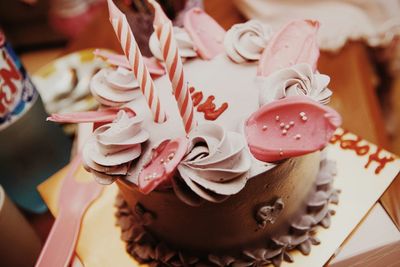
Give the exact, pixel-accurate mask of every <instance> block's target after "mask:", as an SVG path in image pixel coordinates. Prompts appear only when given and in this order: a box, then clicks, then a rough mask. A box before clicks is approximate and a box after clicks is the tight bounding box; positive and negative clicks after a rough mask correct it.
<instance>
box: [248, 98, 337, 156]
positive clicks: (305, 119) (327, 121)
mask: <svg viewBox="0 0 400 267" xmlns="http://www.w3.org/2000/svg"><path fill="white" fill-rule="evenodd" d="M340 124H341V117H340V115H339V114H338V113H337V112H336V111H335V110H333V109H332V108H329V107H327V106H324V105H321V104H318V103H317V102H315V101H313V100H311V99H310V98H308V97H306V96H290V97H286V98H284V99H281V100H276V101H273V102H271V103H269V104H266V105H264V106H262V107H261V108H260V109H259V110H258V111H256V112H255V113H253V114H252V115H251V116H250V118H249V119H248V120H247V121H246V125H245V134H246V139H247V142H248V145H249V148H250V151H251V153H252V154H253V156H254V157H255V158H257V159H258V160H261V161H264V162H276V161H280V160H283V159H287V158H290V157H296V156H301V155H304V154H307V153H310V152H313V151H317V150H319V149H322V148H323V147H325V146H326V145H327V144H328V142H329V140H330V138H331V137H332V134H333V132H334V131H335V130H336V128H337V127H339V125H340Z"/></svg>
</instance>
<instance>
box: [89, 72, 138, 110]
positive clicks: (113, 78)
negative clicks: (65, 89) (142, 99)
mask: <svg viewBox="0 0 400 267" xmlns="http://www.w3.org/2000/svg"><path fill="white" fill-rule="evenodd" d="M90 90H91V92H92V94H93V96H94V97H95V98H96V100H97V101H98V102H100V103H101V104H103V105H105V106H112V107H117V106H121V105H123V104H126V103H128V102H130V101H132V100H133V99H135V98H137V97H139V96H140V95H141V92H140V89H139V83H138V82H137V81H136V80H135V77H134V76H133V73H132V72H131V71H130V70H128V69H125V68H123V67H118V68H117V69H114V68H104V69H101V70H100V71H99V72H97V73H96V74H95V75H94V76H93V78H92V80H91V81H90Z"/></svg>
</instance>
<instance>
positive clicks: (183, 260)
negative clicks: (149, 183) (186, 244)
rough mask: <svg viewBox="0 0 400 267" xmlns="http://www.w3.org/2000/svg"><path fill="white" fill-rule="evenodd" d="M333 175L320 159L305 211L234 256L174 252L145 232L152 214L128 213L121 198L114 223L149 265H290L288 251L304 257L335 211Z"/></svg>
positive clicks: (330, 165)
mask: <svg viewBox="0 0 400 267" xmlns="http://www.w3.org/2000/svg"><path fill="white" fill-rule="evenodd" d="M335 175H336V164H335V162H334V161H332V160H329V159H327V158H326V157H325V156H323V159H322V160H321V161H320V168H319V172H318V175H317V178H316V182H315V190H314V191H313V192H312V193H311V194H310V196H309V199H308V201H307V208H306V210H305V212H304V213H303V214H302V215H299V216H298V217H297V218H296V219H295V220H293V222H292V223H291V224H290V227H289V229H288V231H287V233H286V234H283V235H279V236H276V237H273V238H266V240H265V241H266V242H265V246H263V247H259V248H246V249H243V251H242V253H240V254H236V255H213V254H210V255H208V257H197V256H195V255H191V254H188V253H187V252H185V251H179V250H176V249H174V248H172V247H170V246H168V244H165V243H163V242H161V241H160V240H157V239H155V238H154V237H153V236H152V235H151V234H150V233H149V232H147V231H146V225H149V224H151V222H152V221H153V219H154V214H152V213H151V212H149V211H147V210H145V209H144V208H143V207H142V206H141V205H140V204H137V205H136V207H135V209H134V210H131V209H130V208H129V206H128V204H127V203H126V202H125V201H124V199H123V198H122V197H121V196H118V197H117V200H116V207H117V212H116V217H117V224H118V225H119V226H120V227H121V231H122V234H121V238H122V240H124V241H125V242H126V243H127V245H126V249H127V252H128V253H129V254H130V255H132V256H133V257H134V258H135V259H136V260H137V261H138V262H140V263H146V264H148V265H149V266H221V267H223V266H264V265H267V264H273V265H274V266H280V264H281V263H282V261H287V262H293V257H292V256H291V254H290V251H292V250H295V249H297V250H299V251H300V252H301V253H302V254H304V255H308V254H309V253H310V251H311V246H312V245H318V244H319V240H318V238H317V237H316V236H315V232H316V231H315V229H316V227H318V226H322V227H324V228H328V227H329V226H330V216H331V215H333V214H334V213H335V212H334V210H332V209H331V208H330V204H331V203H333V204H337V203H338V193H339V190H336V189H334V188H333V179H334V176H335Z"/></svg>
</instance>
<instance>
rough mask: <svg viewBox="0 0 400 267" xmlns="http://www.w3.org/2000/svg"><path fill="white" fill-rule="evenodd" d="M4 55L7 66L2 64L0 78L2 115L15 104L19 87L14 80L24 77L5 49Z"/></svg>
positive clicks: (0, 110) (0, 112)
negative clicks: (0, 81)
mask: <svg viewBox="0 0 400 267" xmlns="http://www.w3.org/2000/svg"><path fill="white" fill-rule="evenodd" d="M2 57H3V59H4V61H3V64H4V63H5V66H1V65H0V78H1V80H2V83H1V84H0V115H2V114H5V113H7V112H9V110H10V108H12V104H14V102H15V98H16V96H17V94H18V87H17V85H16V84H15V82H14V81H13V80H16V81H19V80H21V78H22V77H21V75H20V73H19V71H18V69H17V68H16V66H15V65H14V63H13V62H12V61H11V59H10V58H9V57H8V56H7V54H6V52H5V51H4V50H3V51H2ZM0 63H1V62H0Z"/></svg>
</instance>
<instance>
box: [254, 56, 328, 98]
mask: <svg viewBox="0 0 400 267" xmlns="http://www.w3.org/2000/svg"><path fill="white" fill-rule="evenodd" d="M259 79H260V105H264V104H267V103H269V102H271V101H273V100H277V99H281V98H285V97H287V96H296V95H304V96H307V97H310V98H311V99H313V100H315V101H317V102H318V103H320V104H328V103H329V101H330V97H331V95H332V91H331V90H329V88H328V84H329V81H330V78H329V76H327V75H324V74H320V73H319V72H315V73H314V72H313V70H312V67H311V66H310V65H309V64H307V63H300V64H296V65H293V66H290V67H288V68H284V69H280V70H277V71H275V72H273V73H271V74H270V75H268V76H267V77H259Z"/></svg>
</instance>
